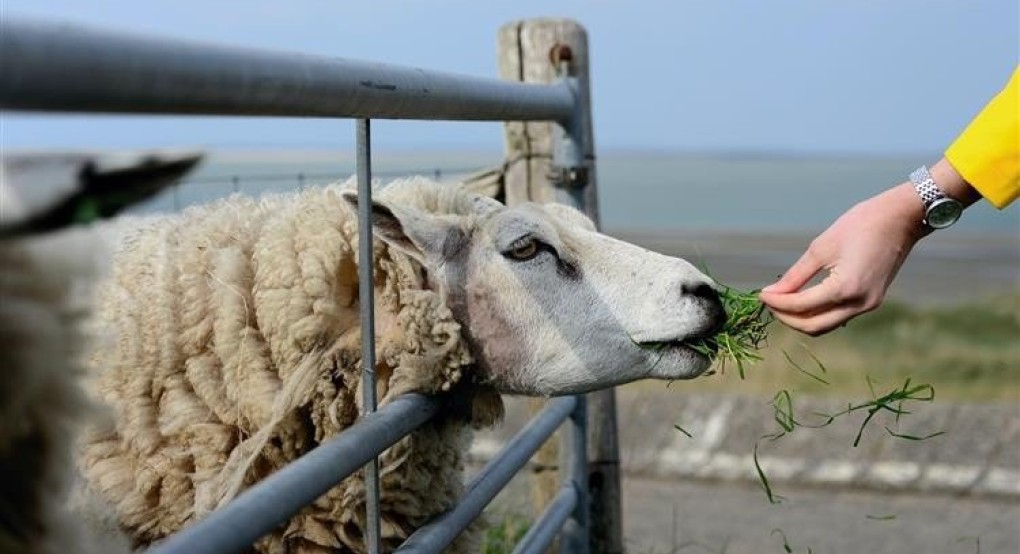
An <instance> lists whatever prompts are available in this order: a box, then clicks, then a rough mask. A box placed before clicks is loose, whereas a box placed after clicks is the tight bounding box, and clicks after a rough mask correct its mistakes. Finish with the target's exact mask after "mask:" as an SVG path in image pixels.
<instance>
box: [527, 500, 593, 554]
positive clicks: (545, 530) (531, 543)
mask: <svg viewBox="0 0 1020 554" xmlns="http://www.w3.org/2000/svg"><path fill="white" fill-rule="evenodd" d="M575 506H577V488H576V487H574V486H572V485H570V484H567V485H565V486H564V487H563V488H561V489H560V492H559V493H557V494H556V497H555V498H553V500H552V502H550V503H549V506H548V507H546V509H545V510H544V511H543V512H542V515H540V516H538V519H536V520H535V522H534V523H532V524H531V528H530V529H528V532H527V534H525V535H524V537H523V538H521V541H520V542H518V543H517V546H515V547H514V551H513V554H529V553H537V554H540V553H542V552H545V551H546V549H547V548H549V545H550V544H552V541H553V539H555V538H556V533H559V532H560V528H562V527H563V522H565V521H567V518H569V517H570V514H571V512H573V510H574V507H575Z"/></svg>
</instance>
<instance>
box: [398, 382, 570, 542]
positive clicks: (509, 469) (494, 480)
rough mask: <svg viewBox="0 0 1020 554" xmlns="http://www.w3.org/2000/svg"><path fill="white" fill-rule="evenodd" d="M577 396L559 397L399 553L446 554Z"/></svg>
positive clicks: (566, 412)
mask: <svg viewBox="0 0 1020 554" xmlns="http://www.w3.org/2000/svg"><path fill="white" fill-rule="evenodd" d="M577 398H578V397H576V396H567V397H562V398H556V399H554V400H552V401H550V402H549V405H548V406H547V407H546V408H545V409H544V410H542V412H541V413H539V414H538V415H537V416H535V417H534V418H533V419H532V420H531V421H530V422H528V425H527V426H526V427H525V428H524V429H523V430H521V432H519V433H517V435H516V436H514V438H513V439H511V440H510V442H509V443H507V445H506V446H504V447H503V449H502V450H501V451H500V452H499V454H498V455H497V456H496V457H495V458H493V459H492V460H491V461H490V462H489V463H487V464H485V467H483V468H482V470H481V471H479V472H478V474H477V475H475V477H474V478H472V479H471V481H470V482H469V483H468V484H467V487H466V489H465V491H464V494H463V495H461V497H460V501H459V502H458V503H457V504H456V505H455V506H454V507H453V508H451V509H450V510H449V511H448V512H445V513H443V514H442V515H440V516H439V517H437V518H435V519H433V520H432V521H431V522H429V523H428V525H425V526H424V527H421V528H419V529H418V530H417V531H415V533H414V534H413V535H411V536H410V537H408V539H407V541H405V542H404V544H403V545H402V546H401V547H400V548H399V549H397V550H396V552H402V553H410V552H416V553H419V554H426V553H429V554H432V553H437V552H443V550H444V549H445V548H446V547H447V546H449V545H450V543H451V542H453V539H455V538H456V537H457V535H459V534H460V532H461V531H463V530H464V529H465V528H466V527H467V526H468V525H469V524H470V523H471V522H472V521H474V519H475V518H476V517H478V515H479V514H481V513H482V510H484V509H485V506H487V505H488V504H489V502H491V501H492V499H493V498H495V497H496V495H497V494H499V491H500V490H502V489H503V487H504V486H506V484H507V483H509V482H510V479H512V478H513V476H514V474H515V473H517V471H518V470H520V469H521V468H522V467H524V464H526V463H528V459H529V458H531V455H532V454H534V453H535V451H536V450H538V448H539V447H540V446H542V443H543V442H545V440H546V439H547V438H549V436H550V435H552V434H553V433H554V432H555V431H556V428H557V427H559V425H560V423H562V422H563V420H565V419H566V418H567V417H569V416H570V414H571V412H572V411H573V410H574V408H575V407H576V406H577Z"/></svg>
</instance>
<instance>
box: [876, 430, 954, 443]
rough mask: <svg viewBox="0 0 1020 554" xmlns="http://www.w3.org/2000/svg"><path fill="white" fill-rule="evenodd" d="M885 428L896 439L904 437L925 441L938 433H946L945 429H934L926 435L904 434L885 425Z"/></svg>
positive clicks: (910, 439)
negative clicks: (934, 430)
mask: <svg viewBox="0 0 1020 554" xmlns="http://www.w3.org/2000/svg"><path fill="white" fill-rule="evenodd" d="M885 430H886V431H887V432H888V433H889V434H890V435H892V436H894V437H896V438H898V439H906V440H908V441H926V440H928V439H933V438H935V437H937V436H939V435H945V434H946V432H945V431H936V432H934V433H931V434H928V435H906V434H903V433H897V432H895V431H893V430H892V429H890V428H888V427H886V428H885Z"/></svg>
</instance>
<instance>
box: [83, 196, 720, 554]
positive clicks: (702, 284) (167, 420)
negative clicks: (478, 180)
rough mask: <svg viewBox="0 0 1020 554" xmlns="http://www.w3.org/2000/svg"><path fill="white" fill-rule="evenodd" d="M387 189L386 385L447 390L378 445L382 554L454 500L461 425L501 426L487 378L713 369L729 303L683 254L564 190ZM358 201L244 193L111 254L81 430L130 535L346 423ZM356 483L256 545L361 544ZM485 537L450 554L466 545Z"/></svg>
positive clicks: (530, 379) (103, 491) (573, 386)
mask: <svg viewBox="0 0 1020 554" xmlns="http://www.w3.org/2000/svg"><path fill="white" fill-rule="evenodd" d="M376 196H377V199H376V200H375V201H374V202H373V203H372V206H371V210H372V213H373V230H374V234H375V235H376V238H377V239H378V240H376V241H375V243H374V247H373V248H374V252H373V255H374V259H375V262H374V268H373V273H374V279H375V290H374V296H375V301H376V333H377V345H376V349H377V360H378V363H377V367H376V373H377V376H378V385H377V387H378V390H377V395H378V397H379V398H380V403H381V404H383V405H385V404H386V403H387V402H389V401H391V400H392V399H394V398H396V397H397V396H399V395H402V394H405V393H408V392H420V393H425V394H443V393H448V396H449V397H450V398H451V402H450V408H449V409H448V410H447V411H446V412H445V413H444V414H443V415H441V416H440V417H438V418H436V419H434V420H433V421H431V422H429V423H428V424H426V425H425V426H424V427H422V428H420V429H418V430H417V431H415V432H414V433H412V434H411V435H409V436H408V437H405V438H404V439H402V440H401V441H400V442H399V443H397V444H396V445H394V446H393V447H391V448H390V449H388V450H387V451H386V452H384V453H383V454H382V456H381V458H380V465H381V468H382V469H381V489H382V496H381V502H380V503H381V522H382V523H381V525H382V541H383V545H384V549H385V550H391V549H393V548H395V547H396V545H398V544H400V543H401V542H403V540H404V539H406V538H407V537H408V536H409V535H410V534H411V533H412V532H413V531H414V530H415V529H416V528H418V527H420V526H421V525H423V524H424V523H425V522H427V521H428V520H429V519H431V518H432V517H434V516H435V515H437V514H439V513H441V512H443V511H445V510H446V509H448V508H449V507H450V506H451V505H452V504H453V503H454V502H455V500H456V498H457V497H458V495H459V494H460V492H461V489H462V483H461V473H462V469H463V463H464V462H463V457H464V454H465V452H466V450H467V446H468V440H469V438H470V428H472V427H479V426H485V425H491V424H493V423H495V422H496V421H498V420H499V418H500V417H501V415H502V402H501V399H500V397H499V393H515V394H530V395H547V396H548V395H558V394H569V393H578V392H585V391H588V390H594V389H596V388H600V387H606V386H610V385H615V384H619V383H624V382H628V381H632V380H635V379H640V378H661V379H677V378H691V377H694V376H696V375H698V374H700V373H702V372H703V371H704V370H705V369H707V367H708V365H709V363H710V362H709V360H708V359H707V358H705V357H704V356H702V355H701V354H698V353H697V352H696V351H694V350H693V349H691V348H688V347H687V345H686V343H687V341H690V340H696V339H698V338H700V337H704V336H706V335H708V334H711V333H713V332H714V331H715V329H717V327H718V326H719V325H720V324H721V321H722V319H723V318H724V314H723V313H722V308H721V305H720V303H719V300H718V297H717V296H716V295H715V292H714V289H713V288H712V283H711V280H710V279H708V278H707V277H706V276H704V275H703V274H701V273H700V272H698V271H697V270H696V269H694V268H693V266H691V265H690V264H688V263H687V262H685V261H683V260H678V259H675V258H669V257H666V256H662V255H659V254H655V253H652V252H648V251H645V250H643V249H640V248H638V247H636V246H633V245H629V244H626V243H623V242H621V241H617V240H615V239H612V238H610V237H608V236H605V235H602V234H599V233H597V232H596V231H595V230H594V227H593V226H592V224H591V221H590V220H588V219H587V218H585V217H584V216H583V215H582V214H580V213H579V212H577V211H575V210H572V209H570V208H567V207H564V206H556V205H546V206H540V205H526V206H522V207H517V208H512V209H511V208H507V207H505V206H503V205H502V204H500V203H498V202H496V201H494V200H491V199H489V198H486V197H482V196H479V195H477V194H473V193H469V192H466V191H465V190H464V189H462V188H460V187H458V186H455V185H441V184H438V183H434V182H431V181H428V180H426V179H423V178H414V179H409V180H404V181H399V182H396V183H393V184H391V185H390V186H388V187H387V188H384V189H382V190H380V191H379V192H378V194H377V195H376ZM357 202H358V200H357V196H356V194H354V193H353V191H352V190H350V184H349V183H348V184H347V185H332V186H328V187H324V188H313V189H308V190H304V191H301V192H298V193H292V194H288V195H279V196H273V197H267V198H263V199H261V200H254V199H250V198H245V197H242V196H237V195H235V196H233V197H230V198H228V199H225V200H222V201H219V202H217V203H214V204H212V205H208V206H200V207H196V208H192V209H190V210H188V211H186V212H184V213H183V214H181V215H179V216H170V217H165V218H160V219H156V220H153V221H150V222H147V223H146V224H144V225H141V226H139V228H138V229H137V230H135V231H133V232H132V233H130V234H127V235H126V236H125V237H124V239H123V241H122V242H121V243H120V245H119V246H118V247H117V248H118V251H117V252H116V255H115V261H114V263H113V269H112V275H111V278H110V279H109V281H108V282H107V283H106V284H105V285H104V286H103V288H102V291H101V294H100V298H99V321H100V322H101V324H102V325H103V326H104V328H105V330H106V332H107V333H108V334H109V335H110V337H111V342H110V343H109V344H106V345H105V347H104V346H100V347H98V348H96V349H95V351H94V352H93V354H92V356H91V359H90V361H89V365H90V389H91V390H92V391H94V393H95V394H96V395H97V397H98V398H99V399H101V400H102V401H103V402H105V403H107V404H108V405H109V406H111V407H112V410H113V412H114V414H115V416H116V417H115V418H114V421H115V423H114V424H113V425H109V426H105V427H97V428H95V429H93V430H92V431H90V433H89V435H88V437H87V439H86V441H85V444H84V446H83V447H82V450H81V453H80V465H81V469H82V472H83V475H84V476H85V478H86V480H87V486H88V488H89V489H90V490H92V491H94V492H95V493H96V494H97V495H98V496H99V497H101V498H103V499H105V500H106V501H108V502H109V503H110V504H111V505H112V506H113V507H114V509H115V511H116V513H117V517H118V518H119V521H120V524H121V525H122V527H123V528H124V529H125V531H126V532H127V533H128V534H129V535H130V536H131V537H132V539H133V540H134V542H135V544H136V545H145V544H151V543H153V542H156V541H158V540H160V539H161V538H163V537H165V536H167V535H169V534H171V533H173V532H175V531H177V530H179V529H181V528H182V527H184V526H186V525H187V524H189V523H190V522H192V521H194V520H196V519H199V518H201V517H203V516H204V515H206V514H207V513H209V512H210V511H211V510H214V509H216V508H217V507H219V506H222V505H223V504H225V503H226V502H228V501H230V500H231V499H232V498H234V497H235V496H236V495H237V494H238V492H239V491H240V490H242V489H243V488H245V487H246V486H249V485H250V484H252V483H253V482H255V481H257V480H259V479H260V478H262V477H264V476H266V475H268V474H270V473H272V472H273V471H275V470H277V469H279V468H281V467H283V466H284V465H286V464H287V463H288V462H290V461H292V460H294V459H295V458H297V457H299V456H300V455H301V454H302V453H304V452H306V451H308V450H309V449H311V448H313V447H314V446H315V445H317V444H319V443H320V442H322V441H324V440H326V439H328V438H329V437H332V436H334V435H336V434H338V433H341V432H343V430H344V429H345V428H347V427H349V426H350V425H352V424H353V423H355V422H356V421H357V419H358V415H359V413H360V412H361V408H362V406H361V403H360V402H361V400H360V399H361V398H362V395H361V391H360V390H359V388H360V381H359V371H360V338H361V333H360V329H359V327H358V321H359V317H358V313H359V305H358V281H357V268H358V264H359V263H360V261H361V256H360V253H359V252H358V249H357V225H356V218H355V215H354V214H355V206H356V204H357ZM649 346H654V348H649ZM364 494H365V493H364V485H363V482H362V480H361V478H360V476H355V477H353V478H351V479H348V480H346V481H344V482H343V483H341V484H340V485H338V486H336V487H334V488H333V489H331V490H330V491H329V492H327V493H326V494H325V495H324V496H323V497H321V498H320V499H318V500H317V501H316V502H315V503H314V504H313V505H311V506H308V507H307V508H305V509H304V510H302V511H301V512H300V513H298V514H297V515H296V516H294V517H293V518H292V519H291V520H290V522H289V523H288V524H287V525H286V527H285V528H283V529H280V530H278V531H276V532H273V533H271V534H270V535H267V536H266V537H264V538H262V539H260V541H258V542H257V543H256V544H255V545H254V548H255V550H256V551H258V552H327V551H328V552H358V553H360V552H364V551H365V545H364V543H363V536H364V526H365V522H364V502H365V498H364ZM477 530H478V526H477V525H475V526H474V527H472V528H470V529H469V531H468V532H465V533H462V535H461V536H460V537H458V539H457V541H456V542H455V543H454V544H453V545H451V548H450V551H451V552H473V551H477V548H476V544H477V535H478V533H477Z"/></svg>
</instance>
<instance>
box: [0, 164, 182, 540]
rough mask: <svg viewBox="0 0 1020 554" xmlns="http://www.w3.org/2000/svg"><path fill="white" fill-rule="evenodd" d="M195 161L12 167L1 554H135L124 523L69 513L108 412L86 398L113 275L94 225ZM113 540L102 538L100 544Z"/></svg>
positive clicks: (0, 262)
mask: <svg viewBox="0 0 1020 554" xmlns="http://www.w3.org/2000/svg"><path fill="white" fill-rule="evenodd" d="M199 159H200V155H198V154H195V153H187V154H175V153H167V152H134V153H122V154H119V155H117V156H109V155H106V156H98V155H94V154H77V153H40V154H29V155H23V154H10V155H5V156H3V157H2V158H0V371H2V372H3V379H0V474H2V475H3V479H2V480H0V552H4V553H21V552H24V553H33V554H58V553H59V554H62V553H65V552H78V553H82V554H99V553H103V554H118V553H122V552H123V553H126V552H129V551H130V549H129V543H128V541H127V538H126V537H125V536H123V535H122V534H120V533H119V532H118V530H117V529H116V526H115V522H114V521H112V520H107V519H104V515H105V511H103V510H100V511H98V512H94V515H95V517H92V518H91V519H90V520H89V521H87V522H86V521H85V520H83V519H82V518H81V517H79V514H75V513H74V512H73V511H72V510H71V509H70V506H69V503H76V502H78V500H79V499H77V498H72V497H71V494H72V492H73V491H74V490H76V489H75V487H74V485H73V483H74V482H75V481H76V480H78V476H77V475H76V474H75V471H74V469H73V467H74V466H73V459H72V452H73V442H74V440H75V437H76V436H77V434H78V432H79V431H80V430H81V427H82V422H83V421H85V420H89V419H92V418H96V417H100V415H101V411H100V410H99V409H98V407H97V406H96V405H95V404H94V403H93V402H91V401H90V400H89V399H88V398H87V397H86V395H85V394H84V393H83V391H82V388H81V383H80V381H81V379H82V377H83V375H84V372H85V367H84V365H83V364H82V361H81V356H82V354H83V352H84V351H85V350H86V349H87V348H88V346H87V344H88V343H89V339H90V333H89V330H88V325H87V322H88V320H89V317H90V313H91V308H92V302H91V295H90V291H91V287H92V285H93V284H94V283H95V281H96V280H97V278H98V276H99V273H98V272H99V271H101V268H102V267H104V266H105V265H108V263H104V259H103V249H102V248H101V245H102V243H103V240H102V239H101V238H100V237H99V236H98V235H97V234H96V233H95V232H94V231H93V229H91V228H88V227H82V226H80V224H83V223H86V222H87V220H88V219H90V218H98V217H108V216H112V215H114V214H115V213H116V212H118V211H119V210H121V209H123V208H124V207H126V206H127V205H129V204H131V203H134V202H138V201H140V200H143V199H145V198H147V197H149V196H151V195H153V194H155V193H156V192H158V191H159V190H160V189H161V188H163V187H165V186H167V185H168V184H170V183H171V182H173V180H174V179H176V178H178V177H180V176H181V175H183V174H184V173H186V172H187V171H188V170H189V169H191V168H192V167H193V166H194V165H195V164H196V163H197V162H198V160H199ZM97 531H101V532H97Z"/></svg>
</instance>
